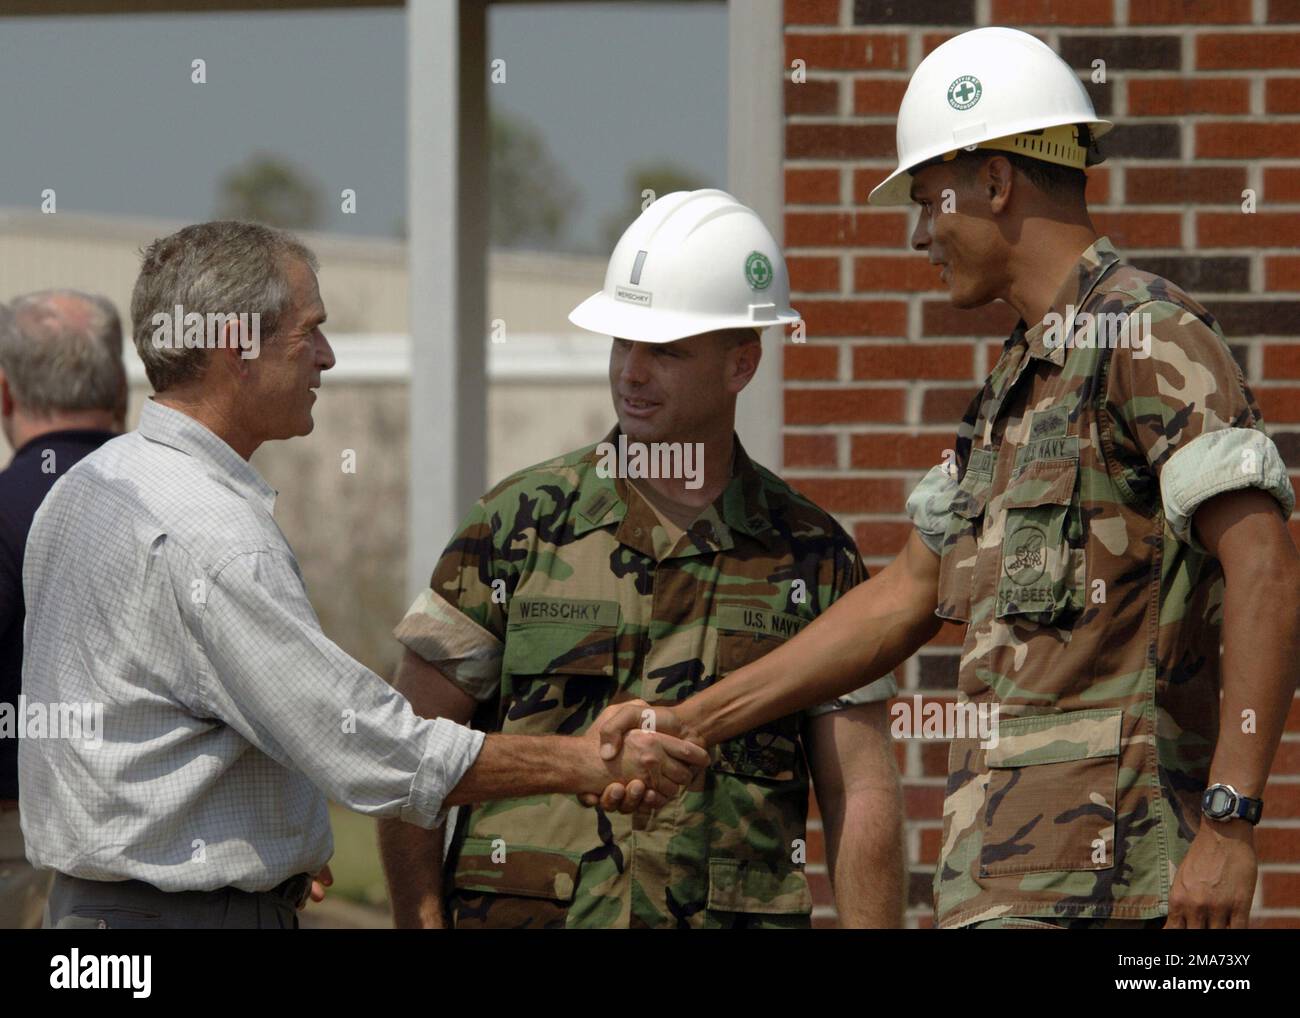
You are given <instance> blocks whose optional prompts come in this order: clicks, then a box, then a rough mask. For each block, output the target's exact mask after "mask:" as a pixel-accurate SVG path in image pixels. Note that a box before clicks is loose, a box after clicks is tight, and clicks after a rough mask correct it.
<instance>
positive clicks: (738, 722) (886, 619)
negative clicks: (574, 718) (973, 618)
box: [674, 567, 942, 745]
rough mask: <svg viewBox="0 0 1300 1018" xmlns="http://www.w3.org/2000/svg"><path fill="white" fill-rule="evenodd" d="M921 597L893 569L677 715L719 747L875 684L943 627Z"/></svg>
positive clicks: (695, 698)
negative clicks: (779, 720)
mask: <svg viewBox="0 0 1300 1018" xmlns="http://www.w3.org/2000/svg"><path fill="white" fill-rule="evenodd" d="M891 568H892V567H891ZM918 594H919V592H917V591H915V590H911V589H909V588H908V585H906V584H905V583H903V582H902V581H901V580H900V579H899V578H898V577H897V576H896V575H892V574H891V571H890V569H886V570H885V571H883V572H881V573H880V574H878V575H877V576H874V577H872V578H871V579H870V580H868V581H867V582H866V583H862V584H859V585H858V586H856V587H854V588H853V589H852V590H850V591H849V592H848V593H847V594H845V595H844V596H843V597H841V598H840V599H839V600H838V601H836V602H835V603H834V604H833V605H831V607H830V608H829V609H827V610H826V611H825V612H823V613H822V614H821V615H820V616H818V618H817V619H816V620H815V621H814V622H813V623H812V624H811V625H809V626H808V627H807V628H805V629H804V630H803V632H801V633H800V634H799V635H798V636H796V637H794V639H792V640H790V641H788V642H787V643H785V644H784V645H782V646H780V647H778V648H776V649H775V650H773V651H772V652H771V653H769V654H765V655H764V656H763V657H761V658H759V660H757V661H755V662H754V663H753V664H749V665H746V666H745V667H744V668H740V669H737V670H736V671H735V672H733V673H732V674H731V675H729V676H727V678H725V679H723V680H722V681H721V682H718V683H715V684H714V685H712V686H710V687H709V688H708V689H705V690H704V691H702V692H700V693H697V694H696V695H695V696H693V697H691V698H690V699H688V700H686V701H684V702H683V703H681V704H679V705H678V706H677V707H675V708H674V710H675V711H676V713H677V714H678V715H679V716H680V717H681V719H682V722H683V723H684V724H685V725H686V727H687V730H688V731H689V732H691V733H692V734H693V735H695V736H697V737H699V738H701V739H703V741H704V742H705V744H706V745H713V744H714V743H718V742H722V741H724V740H726V739H730V738H733V737H734V736H737V735H739V734H740V733H742V732H747V731H749V730H750V729H752V728H757V727H758V726H759V725H762V724H765V723H767V722H768V721H772V720H774V719H775V718H779V717H784V716H786V715H787V714H793V713H794V712H796V711H799V710H803V709H805V708H807V707H811V706H813V705H814V704H818V703H825V702H826V701H828V700H833V699H835V697H837V696H842V695H843V694H845V693H847V692H849V691H850V690H853V689H856V688H857V687H859V686H861V685H863V684H865V683H867V682H872V681H874V680H875V679H878V678H880V677H881V676H882V675H885V674H886V673H888V672H890V671H892V670H893V669H894V668H897V667H898V666H899V665H900V664H902V662H904V661H906V660H907V659H908V658H909V657H911V656H912V654H914V653H915V652H916V651H917V650H918V649H919V648H920V647H921V646H922V645H923V644H925V643H926V641H928V640H929V639H930V638H931V637H932V636H934V634H935V633H936V632H937V631H938V629H939V626H940V625H941V624H942V623H941V622H940V621H939V620H938V619H937V618H935V616H934V599H933V597H932V596H931V597H930V598H929V599H928V602H927V599H926V598H925V597H924V596H918Z"/></svg>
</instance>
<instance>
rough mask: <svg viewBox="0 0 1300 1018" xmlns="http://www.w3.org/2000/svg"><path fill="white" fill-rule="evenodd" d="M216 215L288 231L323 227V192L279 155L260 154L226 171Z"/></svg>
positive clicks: (219, 192) (309, 178) (222, 178)
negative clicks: (321, 225)
mask: <svg viewBox="0 0 1300 1018" xmlns="http://www.w3.org/2000/svg"><path fill="white" fill-rule="evenodd" d="M217 190H218V199H217V215H218V217H219V218H221V219H246V220H251V221H253V222H257V223H265V224H266V225H267V226H278V227H280V228H282V229H286V230H310V229H313V228H315V227H317V226H319V225H320V224H321V208H322V206H321V192H320V188H319V187H318V186H317V184H316V182H315V181H313V180H312V179H311V177H310V176H308V175H307V174H306V173H305V172H303V171H302V170H300V169H298V168H297V167H296V166H294V165H293V164H292V163H290V162H288V161H287V160H285V159H283V158H281V157H280V156H275V155H268V154H266V153H257V154H255V155H253V156H252V157H250V158H249V159H248V161H247V162H245V163H244V164H243V165H242V166H237V167H235V168H234V169H233V170H227V171H226V173H225V174H223V175H222V177H221V180H220V182H219V183H218V185H217Z"/></svg>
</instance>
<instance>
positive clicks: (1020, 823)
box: [980, 709, 1124, 877]
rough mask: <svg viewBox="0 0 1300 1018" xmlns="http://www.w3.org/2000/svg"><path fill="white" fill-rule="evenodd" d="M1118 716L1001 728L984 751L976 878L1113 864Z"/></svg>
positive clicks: (1035, 720) (1007, 723)
mask: <svg viewBox="0 0 1300 1018" xmlns="http://www.w3.org/2000/svg"><path fill="white" fill-rule="evenodd" d="M1123 716H1124V712H1123V711H1122V710H1106V709H1095V710H1082V711H1071V712H1068V713H1064V714H1037V715H1033V716H1030V717H1020V718H1011V719H1007V720H1003V721H1001V723H1000V724H999V725H998V728H997V734H998V742H997V744H996V745H994V746H990V747H989V748H988V749H986V750H985V756H984V761H985V764H986V765H987V766H988V768H989V783H988V789H987V791H986V793H985V800H984V838H983V843H982V845H981V848H980V876H983V877H996V876H1006V875H1009V874H1016V873H1040V872H1059V871H1063V870H1105V869H1110V868H1111V867H1112V866H1114V864H1115V854H1114V853H1115V801H1116V795H1117V788H1118V782H1119V752H1120V730H1121V724H1122V721H1123Z"/></svg>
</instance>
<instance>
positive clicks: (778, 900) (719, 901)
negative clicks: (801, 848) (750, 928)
mask: <svg viewBox="0 0 1300 1018" xmlns="http://www.w3.org/2000/svg"><path fill="white" fill-rule="evenodd" d="M707 904H708V908H710V909H711V910H713V911H715V912H740V913H746V914H749V915H809V914H811V912H812V905H813V903H812V891H811V890H810V889H809V887H808V878H807V877H806V876H805V875H804V872H803V870H801V869H798V868H797V867H794V866H793V865H791V866H788V867H779V868H776V869H774V868H773V867H771V866H769V865H767V864H766V863H759V862H750V861H746V860H742V859H710V860H709V898H708V903H707Z"/></svg>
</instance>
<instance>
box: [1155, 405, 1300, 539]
mask: <svg viewBox="0 0 1300 1018" xmlns="http://www.w3.org/2000/svg"><path fill="white" fill-rule="evenodd" d="M1243 488H1259V489H1260V490H1261V491H1266V492H1268V493H1269V494H1270V495H1272V496H1273V497H1274V498H1275V499H1277V501H1278V504H1279V506H1280V507H1281V509H1282V515H1283V516H1284V517H1287V516H1290V515H1291V511H1292V510H1293V509H1294V508H1295V491H1294V490H1293V489H1292V487H1291V479H1290V478H1289V477H1288V476H1287V472H1286V464H1285V463H1283V462H1282V456H1281V455H1280V454H1279V453H1278V451H1277V446H1276V445H1274V444H1273V440H1272V439H1271V438H1269V437H1268V436H1267V435H1266V434H1264V432H1262V431H1258V430H1256V429H1254V428H1223V429H1221V430H1219V431H1207V432H1204V433H1202V434H1200V435H1197V436H1196V437H1195V438H1194V439H1192V440H1191V441H1190V442H1188V443H1187V444H1186V445H1184V446H1182V447H1180V448H1179V449H1178V450H1177V451H1176V452H1175V453H1174V454H1173V455H1172V456H1170V457H1169V459H1168V460H1166V461H1165V465H1164V467H1163V468H1162V469H1161V471H1160V498H1161V501H1162V502H1163V503H1164V509H1165V520H1166V521H1167V522H1168V524H1169V529H1170V530H1172V531H1173V532H1174V536H1175V537H1177V538H1178V539H1179V540H1180V541H1184V542H1186V543H1188V544H1190V545H1192V546H1193V547H1196V548H1200V544H1199V543H1198V542H1197V541H1196V539H1195V537H1194V535H1193V534H1192V516H1193V515H1194V514H1195V512H1196V510H1197V509H1198V508H1199V507H1200V506H1201V504H1202V503H1204V502H1206V501H1208V500H1209V499H1211V498H1213V497H1214V496H1215V495H1222V494H1223V493H1224V492H1228V491H1239V490H1241V489H1243ZM1202 550H1203V549H1202Z"/></svg>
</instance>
